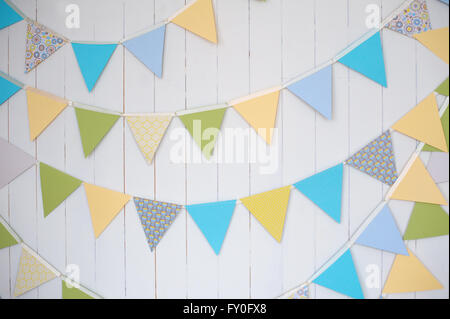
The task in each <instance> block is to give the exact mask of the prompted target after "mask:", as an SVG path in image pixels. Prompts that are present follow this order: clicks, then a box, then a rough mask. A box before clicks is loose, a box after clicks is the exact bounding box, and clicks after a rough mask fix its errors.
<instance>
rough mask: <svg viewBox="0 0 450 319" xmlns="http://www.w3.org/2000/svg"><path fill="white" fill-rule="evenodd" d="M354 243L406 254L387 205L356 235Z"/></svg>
mask: <svg viewBox="0 0 450 319" xmlns="http://www.w3.org/2000/svg"><path fill="white" fill-rule="evenodd" d="M356 244H359V245H363V246H367V247H372V248H376V249H380V250H384V251H389V252H391V253H394V254H402V255H408V251H407V250H406V247H405V243H404V242H403V239H402V235H401V234H400V232H399V230H398V227H397V224H396V223H395V220H394V217H392V213H391V210H390V209H389V207H388V206H387V205H386V206H384V207H383V209H382V210H381V212H379V213H378V215H377V216H376V217H375V218H374V220H373V221H372V222H371V223H370V224H369V225H368V226H367V228H366V229H365V230H364V232H363V233H362V234H361V235H360V236H359V237H358V239H357V240H356Z"/></svg>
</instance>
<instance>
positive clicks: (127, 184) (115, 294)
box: [0, 0, 449, 298]
mask: <svg viewBox="0 0 450 319" xmlns="http://www.w3.org/2000/svg"><path fill="white" fill-rule="evenodd" d="M13 2H14V4H16V5H17V6H18V7H19V8H20V9H21V10H23V11H24V12H25V13H26V14H27V15H28V16H29V17H31V18H34V19H37V21H39V22H41V23H43V24H45V25H47V26H48V27H50V28H52V29H54V30H55V31H57V32H60V33H61V34H63V35H65V36H67V37H68V38H70V39H71V40H79V41H82V40H84V41H94V40H97V41H118V40H120V39H121V38H123V37H124V36H127V35H130V34H133V33H135V32H137V31H140V30H142V29H145V28H146V27H148V26H151V25H153V24H156V23H159V22H161V21H163V20H164V19H165V18H167V17H169V16H171V15H172V14H173V13H174V12H176V11H177V10H178V9H180V8H182V7H183V6H184V5H185V3H186V1H185V0H114V1H112V0H109V1H107V0H97V1H88V0H58V1H55V0H14V1H13ZM401 2H402V0H267V1H259V0H215V1H214V8H215V13H216V21H217V28H218V35H219V45H218V46H215V45H212V44H210V43H208V42H207V41H205V40H203V39H201V38H199V37H197V36H194V35H192V34H190V33H189V32H186V31H184V30H183V29H181V28H179V27H178V26H175V25H172V24H169V25H168V27H167V34H166V47H165V61H164V74H163V78H162V79H158V78H156V77H155V76H154V75H153V74H152V73H151V72H150V71H149V70H148V69H146V68H145V67H144V66H143V65H141V64H140V62H138V61H137V60H136V59H135V57H134V56H132V55H131V54H130V53H129V52H127V51H125V49H123V47H118V49H117V51H116V52H115V53H114V55H113V57H112V59H111V61H110V63H109V64H108V66H107V68H106V69H105V71H104V73H103V75H102V77H101V79H100V80H99V82H98V83H97V86H96V88H95V90H94V92H93V93H92V94H89V93H88V91H87V89H86V87H85V84H84V81H83V78H82V76H81V73H80V71H79V68H78V65H77V62H76V59H75V56H74V54H73V51H72V49H71V46H70V45H66V46H65V47H64V48H62V49H61V50H60V51H58V52H57V53H56V54H55V55H54V56H52V57H51V58H50V59H48V61H46V62H45V63H43V64H42V65H41V66H39V67H38V68H37V69H36V70H35V71H33V72H31V73H30V74H28V75H25V74H24V54H25V38H24V36H25V28H26V23H25V22H20V23H17V24H15V25H13V26H11V27H9V28H6V29H4V30H1V31H0V70H2V71H4V72H6V73H9V74H10V75H12V76H13V77H15V78H18V79H20V80H21V81H23V82H24V83H26V84H28V85H30V86H34V87H37V88H39V89H43V90H46V91H49V92H51V93H54V94H56V95H58V96H64V97H66V98H68V99H73V100H76V101H80V102H85V103H89V104H93V105H98V106H102V107H106V108H109V109H111V110H115V111H121V112H128V113H132V112H171V111H175V110H179V109H183V108H186V109H188V108H191V107H195V106H201V105H207V104H215V103H219V102H224V101H228V100H230V99H233V98H237V97H240V96H244V95H246V94H249V93H252V92H255V91H258V90H261V89H265V88H268V87H271V86H274V85H278V84H280V83H282V82H284V81H287V80H288V79H290V78H292V77H293V76H295V75H297V74H300V73H303V72H306V71H308V70H310V69H312V68H314V66H316V65H320V64H321V63H323V62H325V61H327V60H329V59H330V58H332V57H333V56H334V55H336V53H338V52H339V51H340V50H342V49H343V48H344V47H345V46H346V45H348V44H349V43H351V42H352V41H353V40H355V39H357V38H359V37H360V36H361V35H363V34H364V33H365V32H367V28H366V26H365V19H366V15H367V14H366V13H365V8H366V5H367V4H371V3H375V4H378V5H380V6H381V7H382V13H383V16H387V15H388V14H389V13H391V12H392V11H393V10H394V9H395V8H397V7H398V5H400V4H401ZM70 3H76V4H78V5H79V6H80V9H81V28H80V29H67V28H66V27H65V18H66V13H65V7H66V5H67V4H70ZM428 5H429V7H430V11H431V18H432V25H433V27H434V28H439V27H444V26H448V19H449V16H448V7H447V6H445V5H444V4H442V3H440V2H438V1H437V0H428ZM382 38H383V44H384V54H385V60H386V68H387V77H388V86H389V88H387V89H383V88H382V87H380V86H379V85H377V84H376V83H374V82H372V81H370V80H368V79H366V78H364V77H363V76H361V75H359V74H357V73H355V72H353V71H350V70H348V69H347V68H345V67H344V66H342V65H335V66H334V110H333V119H332V120H331V121H327V120H325V119H324V118H322V117H321V116H320V115H317V114H316V113H315V112H314V111H313V110H312V109H311V108H310V107H308V106H307V105H305V104H304V103H303V102H301V101H300V100H299V99H297V98H296V97H294V96H293V95H292V94H290V93H289V92H286V91H283V93H282V96H281V98H280V108H279V113H278V117H277V123H276V124H277V128H278V132H277V135H278V143H276V144H275V145H274V146H273V147H275V148H277V149H278V154H279V156H278V158H279V167H278V170H277V171H276V172H275V173H274V174H270V175H261V174H259V170H258V164H248V163H247V164H220V165H218V164H173V163H171V162H170V160H169V152H170V148H171V146H172V144H173V142H172V141H171V140H170V139H169V138H166V139H165V140H164V141H163V142H162V145H161V147H160V149H159V152H158V153H157V156H156V159H155V161H154V164H153V165H152V166H147V164H146V163H145V161H144V159H143V157H142V156H141V154H140V152H139V150H138V149H137V147H136V144H135V142H134V140H133V136H132V135H131V133H130V132H129V129H128V128H127V127H126V126H125V124H124V122H123V120H120V122H119V123H117V124H116V125H115V126H114V128H113V129H112V130H111V132H110V133H109V134H108V135H107V137H106V138H105V139H104V140H103V142H102V143H101V144H100V146H99V147H98V148H97V149H96V151H95V152H94V154H93V155H92V156H90V157H89V158H87V159H85V158H84V156H83V152H82V147H81V142H80V138H79V132H78V127H77V123H76V118H75V113H74V110H73V109H72V108H68V109H67V110H65V111H64V112H63V114H62V115H61V116H59V117H58V118H57V119H56V120H55V121H54V122H53V123H52V124H51V125H50V127H49V128H48V129H47V130H46V131H45V132H44V133H43V134H42V135H41V136H40V137H39V138H38V139H37V141H36V142H30V141H29V132H28V119H27V106H26V98H25V94H24V92H23V91H22V92H20V93H18V94H16V95H15V96H14V97H13V98H11V99H10V100H9V102H7V103H5V104H4V105H2V106H1V107H0V136H1V137H3V138H7V139H8V140H9V141H10V142H11V143H13V144H14V145H17V146H18V147H20V148H22V149H24V150H25V151H27V152H29V153H30V154H32V155H34V156H36V157H37V158H38V159H39V160H40V161H43V162H46V163H48V164H50V165H52V166H54V167H56V168H58V169H60V170H63V171H66V172H68V173H70V174H71V175H74V176H76V177H78V178H80V179H83V180H85V181H87V182H90V183H95V184H97V185H100V186H104V187H108V188H111V189H114V190H117V191H123V192H126V193H129V194H133V195H139V196H143V197H147V198H150V199H153V198H155V199H157V200H164V201H174V202H179V203H200V202H208V201H215V200H225V199H233V198H239V197H243V196H248V195H249V194H254V193H257V192H261V191H265V190H269V189H273V188H276V187H279V186H283V185H286V184H290V183H294V182H296V181H298V180H299V179H301V178H304V177H307V176H310V175H312V174H313V173H314V172H318V171H320V170H323V169H325V168H328V167H330V166H332V165H335V164H337V163H339V162H342V161H343V160H344V159H345V158H346V157H347V156H348V155H351V154H352V153H353V152H355V151H357V150H358V148H359V147H361V146H363V145H365V144H366V143H368V142H369V141H370V140H371V139H373V138H375V137H376V136H377V135H379V134H380V133H382V132H383V130H386V129H387V128H389V127H390V126H391V125H392V124H393V123H394V122H395V121H396V120H398V119H399V118H400V117H401V116H402V115H403V114H405V113H406V112H407V111H408V110H410V109H411V108H412V107H414V106H415V105H416V104H417V103H418V102H419V101H421V100H422V99H423V98H424V97H426V96H427V95H428V94H429V93H430V92H431V91H433V90H434V88H435V87H436V86H437V85H438V84H440V83H441V81H443V80H444V79H445V78H446V77H447V76H448V66H447V65H446V64H444V63H443V62H442V61H440V60H439V59H438V58H437V57H435V56H434V55H433V54H432V53H431V52H430V51H428V50H427V49H425V48H424V47H422V46H421V45H420V44H419V43H418V42H416V41H414V40H412V39H409V38H407V37H404V36H402V35H400V34H397V33H394V32H391V31H388V30H385V31H383V32H382ZM178 127H182V124H181V122H180V121H179V120H178V119H175V120H174V121H173V122H172V124H171V126H170V128H169V131H168V134H169V135H170V132H171V131H172V130H173V129H175V128H178ZM223 127H224V128H226V127H237V128H245V127H248V125H247V124H246V122H245V121H244V120H242V118H240V116H239V115H238V114H237V113H235V112H234V111H229V112H227V114H226V116H225V120H224V123H223ZM393 138H394V148H395V152H396V156H397V167H398V169H399V170H401V169H402V168H403V166H404V164H405V163H406V161H407V159H408V158H409V156H410V155H411V153H412V152H413V150H414V148H415V145H416V142H415V141H414V140H412V139H409V138H407V137H405V136H402V135H399V134H394V137H393ZM188 139H189V137H188ZM250 147H254V145H250ZM424 159H426V158H424ZM344 173H345V178H344V198H343V216H342V222H341V224H340V225H339V224H336V223H335V222H334V221H332V220H331V219H330V218H329V217H328V216H326V215H325V214H324V213H323V212H321V211H320V210H319V209H317V208H316V207H315V206H314V205H313V204H311V202H309V201H308V200H307V199H306V198H305V197H303V196H302V195H301V194H300V193H298V192H296V191H292V195H291V202H290V206H289V209H288V213H287V219H286V225H285V229H284V237H283V241H282V243H281V244H278V243H277V242H276V241H275V240H273V238H272V237H271V236H270V235H269V234H268V233H267V232H266V231H265V230H264V229H263V228H262V226H261V225H260V224H259V223H258V222H257V221H256V220H255V219H254V218H252V217H251V216H250V214H249V212H248V211H247V210H246V209H245V208H243V207H242V206H238V207H237V209H236V212H235V214H234V216H233V219H232V222H231V225H230V228H229V231H228V234H227V237H226V239H225V242H224V245H223V247H222V251H221V254H220V256H216V255H215V254H214V252H213V250H212V249H211V248H210V247H209V245H208V243H207V241H206V240H205V239H204V237H203V235H202V233H201V232H200V231H199V229H198V228H197V226H196V225H195V223H194V222H193V220H192V219H191V218H190V217H189V216H188V215H186V213H185V212H183V213H182V214H181V215H180V216H179V217H178V218H177V219H176V221H175V223H174V224H173V225H172V227H171V229H170V230H169V232H168V233H167V234H166V235H165V237H164V238H163V240H162V241H161V242H160V244H159V246H158V248H157V249H156V251H155V252H153V253H151V252H150V250H149V248H148V246H147V243H146V240H145V236H144V233H143V231H142V229H141V225H140V222H139V220H138V216H137V214H136V211H135V208H134V204H133V203H132V202H130V203H129V204H128V205H127V206H126V208H125V209H124V211H123V212H121V213H120V214H119V215H118V216H117V218H116V219H115V220H114V221H113V222H112V223H111V225H110V226H109V227H108V228H107V229H106V231H105V232H104V233H103V234H102V235H101V236H100V238H99V239H98V240H95V238H94V234H93V230H92V225H91V220H90V215H89V210H88V205H87V200H86V196H85V193H84V190H83V188H79V189H78V190H77V191H76V192H75V193H74V194H72V195H71V196H70V197H69V198H68V199H67V200H66V201H65V203H64V204H63V205H61V206H60V207H59V208H57V209H56V210H55V211H54V212H53V213H52V214H51V215H50V216H49V217H47V218H45V219H44V218H43V210H42V200H41V191H40V182H39V174H38V171H37V169H36V168H32V169H30V170H28V171H27V172H26V173H24V174H23V175H22V176H20V177H19V178H17V179H16V180H15V181H13V182H12V183H11V184H10V185H9V186H7V187H4V188H3V189H0V213H1V214H2V216H3V217H5V218H6V219H7V220H8V221H9V223H10V224H11V225H12V227H13V228H14V229H15V230H16V231H17V232H18V234H19V235H20V236H21V237H22V238H23V239H24V241H25V242H26V243H27V244H29V245H30V246H31V247H32V248H33V249H35V250H36V251H37V252H38V253H39V254H40V255H42V256H43V257H44V258H45V259H47V260H48V261H49V262H50V263H51V264H52V265H54V266H55V267H56V268H57V269H59V270H61V271H64V269H65V267H66V265H68V264H76V265H78V266H79V267H80V270H81V283H82V284H84V285H85V286H86V287H88V288H91V289H92V290H93V291H95V292H97V293H98V294H100V295H102V296H104V297H106V298H273V297H276V296H278V295H279V294H281V293H282V292H284V291H285V290H288V289H290V288H292V287H294V286H296V285H298V284H300V283H301V282H302V281H304V280H305V279H307V278H308V277H309V276H310V275H311V274H312V273H313V272H314V270H315V269H317V268H318V267H320V266H321V265H322V264H323V263H324V262H325V261H326V260H327V259H328V258H329V257H330V256H331V255H332V254H333V253H334V252H335V251H337V250H338V248H339V247H340V246H341V245H342V244H343V243H344V242H346V241H347V240H348V238H349V237H350V236H351V234H352V233H353V232H354V231H355V230H356V229H357V228H358V226H359V225H360V224H361V223H362V221H363V220H364V219H365V217H366V216H367V215H368V214H369V213H370V212H371V210H372V209H373V208H374V207H375V206H376V205H377V203H378V202H379V201H380V200H381V199H382V198H383V193H384V192H385V191H386V190H387V187H385V186H382V185H381V183H379V182H378V181H376V180H375V179H372V178H371V177H369V176H366V175H364V174H362V173H359V172H357V171H355V170H353V169H349V168H345V172H344ZM440 186H441V189H442V191H443V192H444V194H445V196H446V197H447V199H448V183H446V184H442V185H440ZM412 206H413V204H412V203H408V202H399V201H393V202H391V203H390V207H391V208H392V210H393V213H394V215H395V217H396V219H397V222H398V225H399V227H400V229H401V231H402V232H403V231H404V230H405V228H406V225H407V222H408V218H409V216H410V212H411V210H412ZM445 209H446V210H447V211H448V207H447V208H445ZM408 246H409V247H410V248H412V250H413V251H414V252H415V253H416V254H417V256H418V257H419V258H420V259H421V260H422V261H423V262H424V263H425V265H426V266H427V267H428V268H429V269H430V270H431V271H432V273H433V274H435V275H436V276H437V278H438V279H439V280H440V282H441V283H442V284H443V285H444V286H445V289H444V290H440V291H432V292H425V293H409V294H402V295H396V296H391V297H401V298H448V296H449V293H448V282H449V275H448V274H449V256H448V251H449V240H448V237H447V236H444V237H440V238H433V239H426V240H420V241H410V242H408ZM352 252H353V255H354V259H355V262H356V267H357V270H358V273H359V276H360V279H361V282H362V284H363V289H364V293H365V295H366V296H367V297H369V298H376V297H378V296H379V294H380V291H381V288H378V289H377V288H371V289H370V288H367V287H366V286H365V285H364V281H365V278H366V277H367V275H368V273H366V267H367V265H370V264H375V265H378V266H379V267H380V272H381V276H382V280H383V282H384V280H385V278H386V277H387V275H388V272H389V269H390V266H391V264H392V261H393V258H394V256H393V255H392V254H389V253H383V252H380V251H378V250H374V249H370V248H365V247H360V246H355V247H354V248H352ZM19 257H20V249H19V247H18V246H16V247H12V248H10V249H3V250H0V296H1V297H2V298H10V297H11V296H12V292H13V290H14V284H15V278H16V274H17V269H18V263H19ZM381 286H382V284H381ZM60 297H61V284H60V281H59V280H54V281H51V282H49V283H47V284H44V285H42V286H41V287H39V288H38V289H34V290H32V291H30V292H28V293H26V294H25V295H23V298H60ZM312 297H314V298H342V296H341V295H339V294H336V293H334V292H332V291H330V290H327V289H325V288H322V287H316V286H313V288H312Z"/></svg>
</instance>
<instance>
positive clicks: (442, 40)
mask: <svg viewBox="0 0 450 319" xmlns="http://www.w3.org/2000/svg"><path fill="white" fill-rule="evenodd" d="M448 35H449V33H448V27H446V28H441V29H436V30H430V31H427V32H422V33H419V34H415V35H414V38H416V39H417V40H419V41H420V43H422V44H423V45H424V46H426V47H427V48H428V49H430V50H431V51H432V52H433V53H434V54H436V55H437V56H438V57H440V58H441V59H442V60H444V61H445V62H446V63H447V64H448V59H449V58H448V56H449V49H448V47H449V40H448Z"/></svg>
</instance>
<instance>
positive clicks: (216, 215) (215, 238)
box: [186, 200, 236, 255]
mask: <svg viewBox="0 0 450 319" xmlns="http://www.w3.org/2000/svg"><path fill="white" fill-rule="evenodd" d="M235 207H236V201H235V200H230V201H225V202H216V203H207V204H199V205H188V206H186V210H187V211H188V212H189V215H191V217H192V219H193V220H194V221H195V223H196V224H197V226H198V228H199V229H200V230H201V231H202V233H203V235H204V236H205V238H206V240H207V241H208V243H209V245H210V246H211V248H212V249H213V250H214V252H215V253H216V255H219V253H220V249H221V248H222V244H223V241H224V240H225V236H226V234H227V230H228V227H229V226H230V222H231V217H232V216H233V213H234V208H235Z"/></svg>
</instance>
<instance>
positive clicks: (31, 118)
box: [26, 88, 68, 141]
mask: <svg viewBox="0 0 450 319" xmlns="http://www.w3.org/2000/svg"><path fill="white" fill-rule="evenodd" d="M26 92H27V102H28V122H29V125H30V139H31V140H32V141H34V140H35V139H36V138H37V137H38V136H39V135H40V134H41V133H42V132H43V131H44V130H45V129H46V128H47V126H49V125H50V123H51V122H53V120H54V119H55V118H56V117H57V116H58V115H59V114H60V113H61V112H62V111H63V110H64V109H65V108H66V106H67V105H68V102H67V101H66V100H63V99H61V98H58V97H56V96H53V95H50V94H48V93H46V92H42V91H39V90H36V89H33V88H27V90H26Z"/></svg>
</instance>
